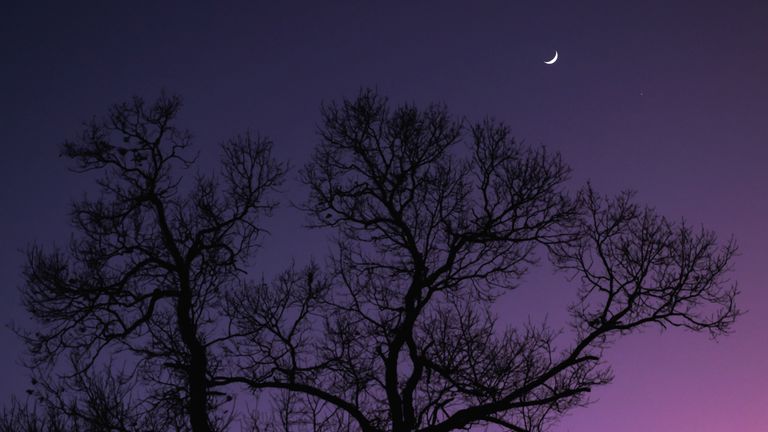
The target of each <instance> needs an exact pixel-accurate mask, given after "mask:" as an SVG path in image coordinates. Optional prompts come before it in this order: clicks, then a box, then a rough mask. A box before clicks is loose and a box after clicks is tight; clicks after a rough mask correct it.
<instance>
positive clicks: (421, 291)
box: [24, 90, 739, 432]
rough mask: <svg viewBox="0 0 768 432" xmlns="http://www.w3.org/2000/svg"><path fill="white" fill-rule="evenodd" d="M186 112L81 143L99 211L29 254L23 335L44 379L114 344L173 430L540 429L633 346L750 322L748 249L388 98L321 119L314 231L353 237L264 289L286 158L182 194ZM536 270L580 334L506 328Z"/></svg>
mask: <svg viewBox="0 0 768 432" xmlns="http://www.w3.org/2000/svg"><path fill="white" fill-rule="evenodd" d="M178 106H179V104H178V100H177V99H175V98H165V97H163V98H161V99H160V100H159V101H158V102H156V103H155V104H154V105H152V106H151V107H149V108H146V107H145V105H144V103H143V102H142V101H141V100H134V102H133V103H131V104H122V105H118V106H117V107H116V108H115V109H113V110H112V112H111V115H110V118H109V121H108V122H107V123H106V124H97V125H91V126H89V127H88V129H87V131H86V133H85V134H84V136H83V139H82V140H81V142H80V143H79V144H67V145H66V146H65V150H66V151H65V152H66V154H67V155H69V156H72V157H74V158H75V159H76V160H78V161H79V162H80V167H81V169H83V170H94V169H98V170H102V171H105V172H106V177H104V178H103V179H102V180H101V181H100V183H99V184H100V185H101V187H102V189H103V194H102V196H101V197H100V198H99V199H98V200H96V201H87V200H86V201H84V202H81V203H79V204H76V205H75V207H74V210H73V219H74V222H75V226H76V227H77V228H78V230H79V231H80V232H81V233H82V234H83V236H82V238H78V239H76V240H75V241H73V244H72V246H71V247H70V252H69V253H68V254H65V253H63V252H58V251H54V252H53V253H43V251H42V250H41V249H40V248H33V249H32V250H31V252H30V254H29V257H30V258H29V265H28V267H27V271H26V274H27V278H28V282H27V285H26V286H25V288H24V295H25V300H26V305H27V308H28V309H29V310H30V311H31V312H32V314H33V316H35V317H36V318H38V320H39V321H40V323H41V325H42V326H43V329H44V330H45V331H43V332H41V333H39V334H27V336H26V337H27V340H28V342H29V343H30V347H31V348H32V353H33V354H34V357H33V358H34V359H35V360H37V363H35V365H37V366H38V367H39V366H40V365H43V364H45V362H49V363H50V362H53V361H54V360H56V359H57V358H60V357H61V354H62V353H65V352H66V353H70V354H71V356H70V358H71V359H72V360H73V361H72V364H73V365H74V366H75V367H74V370H73V372H72V376H73V377H78V376H85V375H84V374H85V372H86V371H87V370H89V369H90V368H92V367H94V365H95V364H97V363H98V359H99V353H100V352H102V351H106V350H108V349H110V347H114V349H116V350H122V351H125V352H128V353H131V354H133V355H134V356H135V357H137V358H138V359H139V361H137V364H136V367H137V368H138V370H141V371H144V373H143V375H141V377H142V378H143V385H145V386H146V388H147V389H148V390H147V391H146V394H145V395H144V394H142V397H141V398H140V399H139V400H140V401H142V402H141V403H140V404H138V405H137V406H138V409H140V410H141V409H143V410H145V411H144V412H145V413H155V412H157V411H158V410H160V411H162V410H165V411H167V412H168V413H169V414H167V415H165V416H164V417H163V416H159V417H162V418H173V416H174V414H179V415H181V417H182V418H183V420H182V421H181V422H180V423H179V424H170V423H166V424H159V425H156V426H154V427H156V428H158V429H161V430H162V429H171V430H174V429H176V430H185V428H187V427H188V428H189V429H191V430H193V431H207V430H214V429H217V428H218V429H225V428H226V418H225V416H224V412H223V410H222V409H217V408H218V407H219V406H220V404H221V403H222V400H226V399H225V398H226V396H225V394H226V393H233V392H236V391H238V389H243V388H245V389H247V390H249V391H250V392H252V393H253V394H255V395H256V396H259V397H262V396H265V397H268V398H270V400H271V403H272V405H271V406H272V410H271V412H268V413H267V415H262V413H260V411H261V410H259V409H254V410H252V411H251V412H250V414H251V415H252V417H253V421H252V429H253V430H259V431H262V430H264V431H268V430H314V431H364V432H379V431H381V432H384V431H392V432H400V431H424V432H443V431H445V432H447V431H451V430H462V429H469V428H471V427H473V426H485V425H494V426H495V427H499V428H501V429H506V430H511V431H516V432H517V431H541V430H545V429H546V428H547V426H548V425H550V424H551V422H552V421H554V420H556V419H557V418H558V417H559V416H560V415H561V414H562V413H564V412H566V411H568V410H569V409H572V408H573V407H576V406H580V405H584V404H585V403H587V402H588V399H587V394H588V392H589V391H590V390H591V389H592V388H594V387H595V386H600V385H604V384H607V383H608V382H609V381H610V379H611V373H610V370H609V368H608V367H607V366H606V365H605V364H604V363H603V362H602V361H601V356H602V353H603V350H604V349H605V348H606V347H607V345H608V344H609V343H610V342H611V341H612V340H614V339H615V338H616V337H620V336H621V335H624V334H627V333H629V332H632V331H636V330H640V329H642V328H644V327H647V326H651V325H658V326H661V327H662V328H666V327H668V326H683V327H687V328H689V329H691V330H694V331H708V332H710V333H711V334H712V335H713V336H718V335H721V334H724V333H727V332H728V330H729V329H730V327H731V325H732V324H733V322H734V320H735V319H736V317H737V316H738V315H739V310H738V308H737V307H736V305H735V297H736V295H737V291H736V288H735V286H732V285H730V282H729V281H728V279H727V276H728V271H729V269H730V264H731V261H732V258H733V256H734V253H735V245H734V244H733V242H727V243H725V244H722V245H721V244H718V242H717V240H716V238H715V236H714V234H713V233H711V232H708V231H705V230H693V229H692V228H691V227H689V226H688V225H687V224H685V223H678V224H676V223H672V222H670V221H668V220H667V219H665V218H663V217H661V216H658V215H656V214H655V212H654V211H653V210H652V209H650V208H648V207H642V206H640V205H638V204H636V203H634V201H633V196H632V194H631V193H624V194H621V195H619V196H617V197H614V198H611V197H605V196H602V195H600V194H598V193H597V192H595V191H594V190H593V189H592V188H591V186H586V187H584V188H583V189H582V190H581V191H578V192H577V193H575V194H570V193H569V192H568V190H567V188H566V181H567V179H568V175H569V168H568V167H567V166H566V165H565V164H564V163H563V162H562V160H561V158H560V156H559V155H558V154H553V153H551V152H548V151H546V149H544V148H530V147H527V146H524V145H522V144H520V143H518V142H516V141H515V140H513V139H512V138H511V136H510V133H509V130H508V129H507V128H506V127H505V126H504V125H502V124H498V123H495V122H493V121H490V120H487V121H483V122H480V123H476V124H470V123H468V122H466V121H464V120H460V119H457V118H455V117H452V116H451V115H450V114H449V113H448V112H447V110H446V109H445V108H444V107H442V106H430V107H428V108H426V109H419V108H417V107H415V106H411V105H403V106H400V107H397V108H394V109H392V108H390V105H389V102H388V101H387V100H386V99H384V98H382V97H381V96H379V95H378V94H376V93H375V92H373V91H370V90H365V91H362V92H361V93H360V95H359V96H358V97H357V98H355V99H354V100H346V101H343V102H342V103H339V104H336V103H332V104H328V105H325V106H324V107H323V110H322V123H321V125H320V131H319V135H320V143H319V145H318V146H317V147H316V149H315V152H314V153H313V155H312V156H311V160H310V162H309V163H308V164H307V165H306V166H305V167H304V169H303V170H302V171H301V174H300V176H301V179H302V181H303V183H304V184H305V185H306V186H307V187H308V188H309V198H308V199H307V201H306V203H305V204H304V205H303V206H302V208H303V209H304V210H305V211H306V212H307V214H308V215H309V217H310V219H311V221H312V222H311V223H312V226H313V227H315V228H326V229H328V228H329V229H332V230H333V231H334V232H335V233H336V242H335V249H334V253H333V254H332V255H331V256H330V257H329V258H328V262H327V265H326V264H323V265H321V264H318V263H310V264H309V265H307V266H305V267H298V266H295V265H292V266H289V267H288V268H287V270H285V271H284V272H282V273H281V274H279V276H278V277H276V278H275V280H274V281H272V282H267V281H263V280H254V278H252V277H251V278H249V277H248V275H247V272H246V271H245V270H246V267H245V262H246V261H245V260H246V259H247V258H249V256H250V254H249V253H250V252H251V251H252V250H253V248H254V247H255V240H256V236H257V234H258V233H259V228H258V225H257V222H258V220H257V217H258V216H259V215H260V214H262V213H264V212H268V210H269V209H271V208H272V206H273V205H274V203H273V202H272V201H269V200H266V198H265V194H266V193H267V192H269V191H270V190H272V189H273V188H274V187H275V186H276V185H277V184H279V182H280V179H281V178H282V175H283V173H284V170H285V169H284V165H282V164H279V163H277V162H275V161H274V160H273V159H272V158H271V156H270V155H269V145H268V142H267V141H265V140H261V139H253V138H252V137H250V136H248V135H246V136H244V137H239V138H237V139H234V140H231V141H229V142H228V143H227V144H226V145H225V147H224V155H225V157H224V160H223V167H224V174H223V179H224V181H223V186H222V187H219V186H218V184H217V183H216V182H215V181H214V180H212V179H210V178H203V177H198V178H197V179H196V180H195V182H194V183H193V184H192V185H191V187H190V192H189V193H187V194H184V193H182V191H183V187H182V183H181V181H180V180H179V176H174V175H172V174H173V173H174V172H175V170H176V169H185V168H188V167H190V166H191V164H192V161H190V160H188V159H184V158H183V157H182V156H181V155H180V152H181V151H182V150H183V149H184V148H186V146H187V143H188V140H189V138H188V135H185V134H183V133H181V132H180V131H178V130H176V129H175V128H174V127H172V126H170V123H169V122H170V120H172V119H173V117H174V115H175V114H176V112H177V110H178ZM110 134H115V135H117V136H118V137H122V138H124V140H125V144H126V145H122V144H121V145H120V146H117V145H115V144H112V143H110V140H109V139H110ZM542 258H548V262H549V263H551V265H552V266H553V267H554V268H556V269H559V270H561V271H562V272H563V273H564V274H565V275H567V276H568V277H569V280H572V281H576V285H577V286H576V287H575V289H574V301H573V303H572V305H571V307H570V309H569V313H570V317H571V321H570V326H569V327H568V328H566V329H555V328H550V327H549V326H547V325H546V324H544V323H542V324H534V323H531V324H529V325H526V326H523V327H520V328H515V327H509V328H506V329H504V328H500V326H499V325H498V321H497V318H496V316H495V315H494V314H493V313H492V306H493V305H494V304H495V303H496V302H497V301H498V300H499V299H500V298H502V296H512V295H514V290H515V288H516V287H518V286H519V285H520V284H521V283H523V282H524V280H523V278H522V277H523V275H524V274H525V272H526V271H527V270H528V269H529V268H530V267H531V266H533V265H537V264H539V263H540V262H541V259H542ZM564 283H567V282H564ZM558 335H562V336H558ZM564 338H570V339H569V340H566V341H563V339H564ZM107 357H109V355H107ZM86 382H87V381H86ZM81 387H82V388H79V389H76V390H77V391H79V392H82V391H83V388H86V389H87V388H90V385H89V384H86V385H84V386H81ZM102 387H103V386H102ZM141 392H142V391H141V390H139V393H140V394H141ZM176 392H179V393H178V394H180V395H181V399H180V400H178V399H177V398H176V397H175V396H174V394H175V393H176ZM48 393H49V394H50V393H55V392H48ZM86 406H87V404H86ZM131 406H132V407H134V406H135V405H131ZM260 406H261V407H262V408H263V407H264V403H262V404H261V405H260ZM133 409H134V408H132V409H131V410H128V412H134V411H133ZM241 414H244V413H241Z"/></svg>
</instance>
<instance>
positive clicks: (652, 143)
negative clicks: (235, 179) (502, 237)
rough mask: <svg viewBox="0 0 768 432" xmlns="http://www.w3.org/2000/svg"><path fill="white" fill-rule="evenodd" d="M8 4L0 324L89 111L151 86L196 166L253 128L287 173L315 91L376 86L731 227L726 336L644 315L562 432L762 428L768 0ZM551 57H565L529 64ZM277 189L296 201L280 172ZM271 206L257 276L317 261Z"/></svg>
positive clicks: (557, 299)
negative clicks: (664, 324)
mask: <svg viewBox="0 0 768 432" xmlns="http://www.w3.org/2000/svg"><path fill="white" fill-rule="evenodd" d="M8 3H11V2H6V3H5V4H4V5H3V8H2V12H0V145H1V146H2V157H0V280H1V281H2V285H1V287H2V288H1V289H2V298H1V300H2V301H0V317H2V318H3V321H5V322H10V321H12V320H13V321H15V322H17V323H23V322H24V320H25V313H24V311H23V310H22V309H21V307H20V305H19V299H18V295H17V287H18V286H19V284H20V283H21V278H20V276H19V269H20V265H21V263H22V261H23V255H22V254H21V253H20V252H19V251H20V250H21V249H23V248H24V247H25V245H27V244H28V243H29V242H31V241H38V242H42V243H45V244H50V243H51V242H52V241H59V242H62V241H65V240H66V239H67V238H68V236H69V227H68V225H67V215H66V212H67V210H66V206H67V203H68V202H69V200H70V199H71V198H74V197H78V196H79V195H80V194H81V193H82V191H84V190H85V189H87V188H88V187H89V183H88V181H87V180H86V179H84V178H79V177H78V176H76V175H74V174H71V173H69V172H68V171H67V169H66V163H65V161H64V160H63V159H60V158H59V157H58V145H59V144H60V143H61V142H62V141H63V140H64V139H65V138H67V137H71V136H73V135H74V134H75V133H76V132H77V131H78V129H79V125H80V124H81V122H82V121H83V120H86V119H88V118H90V117H91V116H92V115H94V114H98V115H100V114H102V113H104V112H105V110H106V108H107V107H108V106H109V105H110V104H112V103H114V102H118V101H121V100H124V99H126V98H128V97H130V96H131V95H134V94H138V95H143V96H146V97H147V98H153V97H154V96H155V95H157V94H158V91H159V90H160V89H161V88H166V89H168V90H169V91H173V92H178V93H180V94H181V95H182V96H183V97H184V100H185V108H184V110H183V111H182V116H181V122H182V123H183V125H184V126H186V127H189V128H190V129H191V130H192V132H193V133H194V135H195V137H196V140H195V143H196V148H197V149H199V150H200V151H201V154H202V156H203V158H204V159H210V160H211V161H213V160H215V158H216V157H217V153H216V145H217V144H218V143H219V142H221V141H222V140H223V139H224V138H226V137H228V136H231V135H233V134H235V133H237V132H240V131H243V130H245V129H248V128H250V129H253V130H258V131H260V132H261V133H263V134H266V135H269V136H271V137H272V138H273V139H274V141H275V142H276V147H277V153H278V155H279V156H280V157H282V158H285V159H291V160H292V163H293V165H294V166H300V165H301V164H303V163H304V162H305V161H306V155H307V154H308V152H309V151H310V149H311V148H312V147H313V145H314V144H315V143H316V142H317V138H316V136H315V132H314V131H315V125H316V124H317V122H318V120H319V110H318V108H319V104H320V102H321V101H323V100H325V101H328V100H332V99H338V98H341V97H352V96H354V95H355V94H356V92H357V90H358V89H359V88H360V87H361V86H373V87H376V88H378V90H379V91H380V92H381V93H382V94H385V95H388V96H389V97H390V98H391V99H392V100H393V101H396V102H400V101H409V102H411V101H412V102H416V103H419V104H425V103H428V102H431V101H439V102H445V103H446V104H447V105H448V107H449V109H450V110H451V111H452V112H454V113H457V114H463V115H466V116H467V117H468V118H470V119H476V120H477V119H481V118H482V117H484V116H486V115H487V116H493V117H495V118H496V119H498V120H502V121H504V122H506V123H508V124H509V125H510V126H511V128H512V130H513V132H514V133H515V135H516V136H517V137H518V138H522V139H525V140H526V142H528V143H531V144H544V145H546V146H548V147H549V148H552V149H555V150H558V151H560V152H561V153H562V154H563V156H564V159H565V160H566V161H567V162H568V163H570V165H571V166H572V167H573V169H574V176H573V177H574V181H575V182H576V183H579V182H584V181H586V180H587V179H590V180H591V181H592V182H593V184H594V185H595V187H596V188H597V189H598V190H600V191H603V192H615V191H618V190H621V189H624V188H633V189H637V190H638V191H639V194H638V198H639V199H640V200H641V201H643V202H646V203H649V204H651V205H653V206H655V207H656V208H657V209H658V210H659V212H661V213H662V214H665V215H668V216H669V217H671V218H672V219H679V218H681V217H686V218H687V219H688V220H689V221H690V222H691V223H692V224H694V225H699V224H702V225H704V226H705V227H707V228H711V229H713V230H715V231H717V232H718V233H719V234H720V235H721V237H722V238H727V237H729V236H730V235H734V236H735V237H736V239H737V240H738V242H739V245H740V256H739V257H738V258H737V260H736V271H735V273H734V275H733V276H734V278H735V279H737V280H738V282H739V285H740V287H741V289H742V295H741V298H740V303H741V306H742V307H743V308H744V309H747V310H748V311H749V313H748V314H747V315H745V316H744V317H742V318H741V320H740V321H739V322H738V323H737V325H736V326H735V333H734V334H733V335H731V336H729V337H727V338H724V339H721V340H719V341H717V342H712V341H710V340H709V339H708V338H707V336H706V335H703V334H693V333H689V332H683V331H672V332H667V333H664V334H659V333H658V331H656V330H653V329H651V330H649V331H647V332H645V333H643V334H637V335H633V336H630V337H627V338H625V339H622V340H621V341H620V342H619V343H617V344H616V345H615V346H614V347H613V348H612V349H611V350H610V351H609V353H608V356H607V360H608V361H609V362H610V363H611V364H612V365H613V367H614V371H615V375H616V378H615V381H614V383H613V384H611V385H609V386H608V387H605V388H601V389H599V390H597V391H596V392H594V397H595V398H596V399H598V402H597V403H595V404H594V405H593V406H591V407H589V408H587V409H580V410H576V411H574V412H573V413H572V414H571V415H569V416H568V417H566V418H565V419H563V421H562V422H561V423H560V424H559V425H558V426H557V427H556V429H555V430H556V431H562V432H566V431H573V432H575V431H590V432H608V431H611V432H613V431H617V430H621V431H624V432H639V431H649V430H652V431H656V432H677V431H683V432H686V431H703V432H707V431H740V432H759V431H764V430H766V429H765V428H766V425H768V409H766V408H767V407H768V390H766V389H768V373H766V371H765V365H766V358H768V291H767V290H766V287H768V265H767V264H768V262H766V257H768V252H766V247H767V246H768V229H766V223H768V194H766V187H768V169H767V168H768V167H767V165H768V79H766V77H768V25H766V23H768V2H766V1H764V0H760V1H751V2H747V1H730V2H723V1H716V2H715V1H693V0H689V1H687V2H683V1H669V0H667V1H643V2H629V1H615V0H614V1H604V2H587V1H562V2H542V1H535V2H534V1H531V2H513V1H497V2H490V1H487V2H470V1H464V2H446V1H434V2H426V1H420V2H375V3H374V2H365V1H356V2H353V1H348V2H335V1H319V2H305V4H299V3H300V2H269V3H270V6H256V5H255V3H257V2H251V3H253V4H249V5H245V4H242V5H237V6H228V7H213V6H210V4H212V3H213V2H208V4H209V5H207V6H200V7H191V6H190V5H191V4H192V2H178V3H176V4H172V3H173V2H150V1H147V2H140V1H135V2H117V1H108V2H106V1H105V2H89V3H90V4H88V3H86V2H81V1H57V2H50V4H49V5H42V3H44V2H24V5H21V4H22V2H15V3H17V4H16V5H11V4H8ZM155 3H163V5H162V6H158V5H157V4H155ZM201 3H202V2H201ZM221 3H224V2H221ZM243 3H245V2H243ZM261 3H264V4H266V3H267V2H261ZM277 3H281V4H282V6H275V5H274V4H277ZM393 3H397V4H393ZM228 4H234V2H228ZM554 50H557V51H559V53H560V59H559V60H558V62H557V63H556V64H554V65H552V66H548V65H545V64H544V63H543V61H544V60H548V59H550V58H551V57H552V55H553V54H554ZM285 189H286V192H287V196H288V197H289V198H291V199H294V200H300V199H301V198H302V197H303V196H304V191H303V190H302V188H301V187H300V186H298V185H297V184H296V183H295V182H289V183H288V184H287V185H286V187H285ZM278 216H279V217H278V218H274V219H272V220H270V221H269V222H268V227H269V228H270V229H271V230H272V233H273V234H272V237H271V238H270V239H269V240H267V241H266V242H265V248H267V249H266V250H268V251H269V253H264V252H262V253H261V254H260V255H259V256H258V257H257V261H258V266H257V267H258V270H257V271H262V270H263V271H268V270H264V269H268V268H271V267H275V266H278V267H283V266H284V265H285V263H286V262H287V260H288V259H289V257H291V256H296V257H297V258H298V259H305V258H306V257H307V256H308V254H309V253H313V254H315V255H317V256H322V254H323V253H324V251H325V250H326V247H327V246H326V244H325V243H324V242H323V239H324V238H325V235H326V234H328V233H318V232H312V233H306V232H305V231H303V230H302V229H301V228H300V227H301V224H302V222H303V216H301V215H299V214H297V213H296V212H295V211H294V210H291V209H285V210H282V211H280V212H279V213H278ZM307 245H309V246H310V247H307ZM560 280H561V279H552V278H546V277H541V278H540V279H537V278H535V277H532V278H531V279H530V282H531V283H530V284H523V287H522V288H521V289H520V290H519V291H516V292H514V293H513V296H519V297H516V298H515V300H514V301H515V304H517V303H519V300H520V299H524V300H526V301H528V302H529V304H530V307H529V311H530V314H531V316H532V317H542V316H544V314H545V313H548V314H549V316H550V317H554V319H555V320H556V319H557V317H558V316H561V314H562V313H563V312H564V308H563V305H565V304H566V303H567V299H566V298H564V297H562V296H558V295H553V294H552V293H562V292H565V291H567V289H568V286H567V285H565V284H562V283H558V281H560ZM553 281H554V282H553ZM536 282H538V283H536ZM511 298H512V297H510V299H511ZM509 301H512V300H509ZM500 310H501V311H502V312H503V311H504V304H501V305H500ZM0 344H1V346H2V350H0V369H1V370H2V373H0V389H2V390H0V398H2V399H0V400H2V401H5V400H7V399H8V397H9V396H10V394H12V393H17V394H20V393H22V392H23V390H24V389H25V388H26V385H27V378H25V371H24V369H23V368H21V367H20V366H18V362H19V358H20V357H19V356H20V355H21V352H22V347H21V344H20V343H19V342H18V341H17V340H16V338H15V336H14V335H13V334H12V333H11V332H10V331H9V330H7V329H2V330H1V331H0Z"/></svg>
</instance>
